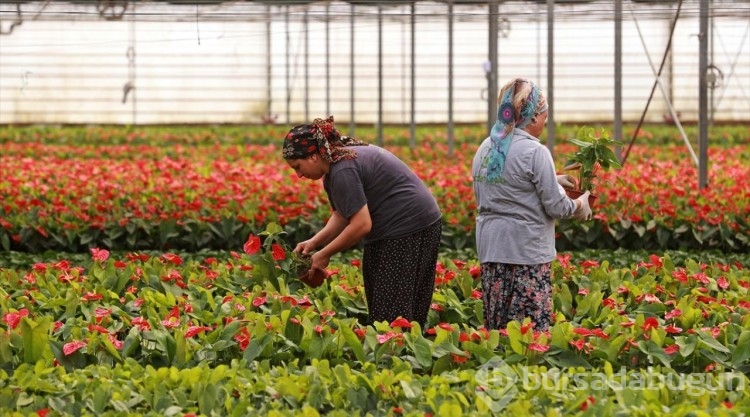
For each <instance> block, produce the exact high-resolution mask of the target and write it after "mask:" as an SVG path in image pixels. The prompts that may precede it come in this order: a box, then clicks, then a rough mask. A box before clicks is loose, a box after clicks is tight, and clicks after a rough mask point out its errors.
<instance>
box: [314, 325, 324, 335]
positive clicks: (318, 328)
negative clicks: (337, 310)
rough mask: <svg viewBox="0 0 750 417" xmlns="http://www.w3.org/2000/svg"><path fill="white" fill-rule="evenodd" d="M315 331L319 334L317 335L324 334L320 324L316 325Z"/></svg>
mask: <svg viewBox="0 0 750 417" xmlns="http://www.w3.org/2000/svg"><path fill="white" fill-rule="evenodd" d="M313 330H315V333H317V334H321V333H323V326H321V325H319V324H318V325H316V326H315V327H314V328H313Z"/></svg>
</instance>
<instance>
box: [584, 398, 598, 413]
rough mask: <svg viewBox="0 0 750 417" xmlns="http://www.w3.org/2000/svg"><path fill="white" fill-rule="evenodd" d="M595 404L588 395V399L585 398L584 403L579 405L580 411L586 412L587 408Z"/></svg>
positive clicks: (594, 399) (593, 399)
mask: <svg viewBox="0 0 750 417" xmlns="http://www.w3.org/2000/svg"><path fill="white" fill-rule="evenodd" d="M595 402H596V398H594V397H593V396H592V395H589V397H588V398H586V401H584V402H583V404H581V411H586V410H587V409H588V408H589V406H592V405H594V403H595Z"/></svg>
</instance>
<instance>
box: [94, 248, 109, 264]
mask: <svg viewBox="0 0 750 417" xmlns="http://www.w3.org/2000/svg"><path fill="white" fill-rule="evenodd" d="M91 258H92V259H94V260H95V261H97V262H107V259H109V251H108V250H106V249H99V248H91Z"/></svg>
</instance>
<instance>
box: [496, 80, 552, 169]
mask: <svg viewBox="0 0 750 417" xmlns="http://www.w3.org/2000/svg"><path fill="white" fill-rule="evenodd" d="M497 105H498V106H497V121H496V122H495V125H494V126H492V131H491V132H490V138H491V140H492V146H491V147H490V152H489V155H488V156H487V158H486V159H485V162H484V163H486V164H487V177H486V180H487V181H488V182H498V181H499V180H500V178H502V175H503V170H504V169H505V158H506V156H507V155H508V149H509V148H510V142H511V140H512V139H513V130H514V129H515V128H518V129H523V128H525V127H526V125H528V124H529V123H530V122H531V119H533V118H534V116H536V115H538V114H540V113H544V112H545V111H546V110H547V100H545V98H544V95H543V94H542V91H541V90H540V89H539V87H537V86H536V85H535V84H534V83H533V82H531V81H529V80H527V79H525V78H515V79H513V80H510V81H509V82H508V83H507V84H505V86H503V88H502V89H501V90H500V94H499V95H498V103H497Z"/></svg>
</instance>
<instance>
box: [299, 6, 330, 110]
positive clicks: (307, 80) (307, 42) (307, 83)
mask: <svg viewBox="0 0 750 417" xmlns="http://www.w3.org/2000/svg"><path fill="white" fill-rule="evenodd" d="M302 26H304V31H305V120H306V121H309V120H310V31H309V25H308V19H307V9H305V11H304V12H303V14H302ZM326 116H327V115H326Z"/></svg>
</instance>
